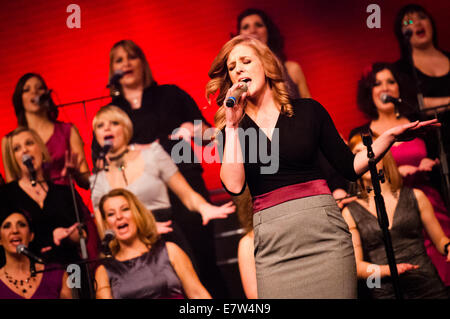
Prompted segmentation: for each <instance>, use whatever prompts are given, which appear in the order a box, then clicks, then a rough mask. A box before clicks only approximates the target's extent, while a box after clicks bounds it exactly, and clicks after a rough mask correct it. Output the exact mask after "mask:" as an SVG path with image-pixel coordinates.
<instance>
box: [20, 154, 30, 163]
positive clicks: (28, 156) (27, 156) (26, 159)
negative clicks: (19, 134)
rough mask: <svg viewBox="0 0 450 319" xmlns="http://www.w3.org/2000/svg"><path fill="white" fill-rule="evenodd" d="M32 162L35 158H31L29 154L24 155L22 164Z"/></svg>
mask: <svg viewBox="0 0 450 319" xmlns="http://www.w3.org/2000/svg"><path fill="white" fill-rule="evenodd" d="M31 160H33V158H32V157H31V155H28V154H23V155H22V163H24V164H25V162H28V161H31Z"/></svg>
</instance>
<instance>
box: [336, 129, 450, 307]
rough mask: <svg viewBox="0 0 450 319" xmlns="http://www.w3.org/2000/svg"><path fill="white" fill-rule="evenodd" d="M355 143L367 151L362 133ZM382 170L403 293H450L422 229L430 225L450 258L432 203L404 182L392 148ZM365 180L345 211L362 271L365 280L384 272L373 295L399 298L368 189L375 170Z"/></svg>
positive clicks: (434, 296)
mask: <svg viewBox="0 0 450 319" xmlns="http://www.w3.org/2000/svg"><path fill="white" fill-rule="evenodd" d="M349 147H350V149H351V150H352V151H353V152H354V153H357V152H360V151H366V148H365V146H364V145H363V142H362V138H361V136H359V135H355V136H353V137H352V139H351V140H350V142H349ZM377 169H383V171H384V174H385V177H386V178H385V179H386V180H385V182H384V183H382V184H381V190H382V193H383V197H384V201H385V204H386V213H387V217H388V219H389V231H390V234H391V237H392V245H393V250H394V253H395V257H396V262H397V265H396V266H397V270H398V274H399V283H400V287H401V290H402V294H403V297H404V298H405V299H425V298H426V299H437V298H442V299H447V298H449V297H450V296H449V295H448V294H447V292H446V291H445V287H444V284H443V283H442V281H441V280H440V278H439V275H438V273H437V271H436V268H435V267H434V266H433V264H432V262H431V260H430V258H428V256H427V253H426V250H425V247H424V245H423V238H422V232H423V230H426V232H427V233H428V234H429V236H430V238H432V239H433V244H434V245H435V247H436V249H437V250H438V251H439V252H440V254H441V256H443V258H444V259H445V260H446V261H447V262H450V252H449V250H448V249H449V245H450V239H449V238H448V237H447V236H446V235H445V234H444V232H443V231H442V228H441V227H440V225H439V222H438V221H437V219H436V217H435V215H434V212H433V207H432V206H431V203H430V202H429V200H428V199H427V197H426V196H425V194H424V193H423V192H422V191H421V190H419V189H412V188H408V187H405V186H403V184H402V177H401V175H400V174H399V172H398V170H397V167H396V165H395V161H394V159H393V158H392V156H391V154H390V153H389V152H388V153H387V154H386V155H385V156H384V157H383V159H382V160H381V161H380V162H379V163H378V164H377ZM359 183H360V186H361V194H362V195H361V196H360V198H359V199H357V200H356V201H354V202H351V203H350V204H348V205H347V207H346V208H344V209H343V211H342V215H343V217H344V219H345V221H346V222H347V224H348V227H349V229H350V232H351V233H352V240H353V247H354V249H355V257H356V268H357V274H358V277H359V278H361V279H365V280H367V279H373V278H375V276H376V275H378V278H377V279H378V283H377V282H374V283H373V284H374V286H375V287H369V288H370V289H369V291H370V294H371V296H372V298H375V299H394V298H395V294H394V290H393V287H392V281H391V278H390V276H391V274H390V269H389V265H388V261H387V258H386V251H385V246H384V241H383V236H382V231H381V229H380V227H379V224H378V221H377V209H376V205H375V199H374V194H373V192H369V193H368V192H367V189H370V188H371V187H372V180H371V176H370V172H367V173H366V174H364V175H363V176H362V177H361V179H360V180H359Z"/></svg>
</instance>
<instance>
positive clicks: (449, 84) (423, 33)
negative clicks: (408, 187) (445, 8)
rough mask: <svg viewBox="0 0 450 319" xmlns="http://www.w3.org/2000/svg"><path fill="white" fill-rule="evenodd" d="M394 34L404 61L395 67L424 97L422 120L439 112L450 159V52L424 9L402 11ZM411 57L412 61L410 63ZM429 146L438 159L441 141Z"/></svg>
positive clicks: (413, 6)
mask: <svg viewBox="0 0 450 319" xmlns="http://www.w3.org/2000/svg"><path fill="white" fill-rule="evenodd" d="M406 30H409V31H410V33H411V37H410V39H409V43H408V42H407V41H408V40H407V38H405V36H404V33H405V32H406ZM394 33H395V36H396V37H397V41H398V44H399V48H400V59H399V60H398V61H397V62H396V63H395V66H396V68H397V69H398V70H399V71H400V72H401V73H403V74H405V75H406V77H407V79H408V80H409V87H410V88H412V89H413V90H414V92H415V93H416V100H417V93H418V92H420V93H422V95H423V108H424V110H422V111H423V112H422V117H423V118H426V117H428V116H434V114H435V112H437V117H438V119H439V122H441V123H442V124H443V125H442V128H441V134H442V148H443V150H444V151H445V153H447V158H449V156H450V130H449V128H450V125H449V124H450V112H449V107H448V105H449V103H450V52H448V51H443V50H442V49H441V48H440V47H439V45H438V35H437V29H436V24H435V22H434V19H433V17H432V16H431V15H430V14H429V12H428V11H427V10H426V9H425V8H424V7H422V6H420V5H417V4H409V5H406V6H404V7H402V8H401V9H400V10H399V12H398V13H397V16H396V19H395V24H394ZM409 47H410V48H411V53H410V51H409V50H410V49H409ZM410 55H411V57H412V60H410ZM411 64H413V65H411ZM414 72H415V73H416V75H417V79H416V78H415V76H414ZM438 106H443V107H442V108H439V109H436V111H431V110H430V111H427V110H428V109H430V108H435V107H438ZM444 106H447V107H444ZM426 142H427V147H428V149H429V150H430V151H431V152H432V153H433V155H435V156H438V150H439V148H440V147H441V145H439V143H438V142H439V141H438V139H437V137H434V138H429V139H427V141H426ZM447 165H448V159H447ZM448 186H449V185H447V187H448ZM441 188H442V189H443V190H442V192H443V193H447V192H448V190H446V188H445V187H441Z"/></svg>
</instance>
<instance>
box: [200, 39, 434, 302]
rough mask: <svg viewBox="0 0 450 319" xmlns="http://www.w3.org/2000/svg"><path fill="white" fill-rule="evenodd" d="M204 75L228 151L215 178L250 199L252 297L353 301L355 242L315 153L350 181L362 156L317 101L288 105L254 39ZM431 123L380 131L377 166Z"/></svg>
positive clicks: (229, 46)
mask: <svg viewBox="0 0 450 319" xmlns="http://www.w3.org/2000/svg"><path fill="white" fill-rule="evenodd" d="M208 75H209V77H210V78H211V80H210V81H209V82H208V84H207V86H206V96H207V97H210V96H211V95H213V94H215V93H216V92H219V93H218V95H217V99H216V102H217V104H218V105H220V108H219V110H218V111H217V112H216V116H215V122H216V127H217V129H218V130H220V132H222V134H220V135H218V137H217V138H218V140H219V141H220V140H222V141H223V144H224V145H223V153H221V154H223V156H222V165H221V169H220V178H221V180H222V183H223V185H224V186H225V188H226V189H227V190H228V191H229V192H230V193H231V194H232V195H238V194H240V193H242V192H243V190H244V188H245V185H246V183H247V184H248V187H249V190H250V193H251V195H252V199H253V210H254V214H253V230H254V245H255V265H256V278H257V289H258V298H355V297H356V266H355V257H354V253H353V246H352V242H351V235H350V233H349V231H348V227H347V225H346V223H345V221H344V220H343V218H342V215H341V211H340V210H339V208H338V206H337V205H336V202H335V200H334V199H333V197H332V196H331V192H330V190H329V188H328V186H327V184H326V181H325V180H324V179H323V173H322V172H321V170H320V168H319V166H318V163H317V156H318V151H319V150H321V151H322V152H323V154H324V155H325V157H326V159H327V160H329V161H330V163H331V164H332V165H333V166H334V167H335V168H336V169H337V170H338V172H340V173H341V174H342V175H343V176H346V177H347V178H348V179H349V180H356V179H357V177H358V175H360V174H363V173H364V172H365V171H367V170H368V161H367V156H366V154H365V153H364V152H360V153H358V154H356V155H354V154H353V153H352V152H351V151H350V150H349V149H348V147H347V146H346V144H345V143H344V141H343V140H342V138H341V137H340V135H339V133H338V132H337V130H336V128H335V126H334V124H333V121H332V120H331V118H330V116H329V114H328V112H327V111H326V110H325V108H324V107H323V106H321V105H320V104H319V103H318V102H316V101H314V100H312V99H297V100H291V99H290V96H289V94H288V92H287V90H286V86H285V81H284V79H283V66H282V65H281V63H280V61H279V59H278V58H277V57H276V56H275V55H274V53H273V52H272V51H271V50H270V49H269V48H268V47H267V46H266V45H265V44H264V43H262V42H261V41H259V40H257V39H255V38H254V37H251V36H244V35H240V36H237V37H235V38H233V39H231V40H230V41H228V42H227V43H226V44H225V45H224V46H223V47H222V49H221V50H220V52H219V54H218V55H217V56H216V58H215V59H214V61H213V63H212V65H211V68H210V70H209V73H208ZM244 82H245V83H246V85H247V87H248V90H247V92H245V93H243V94H242V96H241V98H240V99H239V100H238V101H237V103H236V105H235V106H234V107H227V106H226V105H225V103H224V102H225V100H226V99H227V98H228V97H230V96H231V95H233V94H236V93H235V91H236V90H240V89H242V86H243V83H244ZM435 125H437V126H438V125H439V124H437V123H436V121H429V122H421V123H419V122H415V123H405V124H403V125H399V126H396V127H394V128H392V129H390V130H388V131H386V132H384V133H383V134H382V136H380V137H379V138H378V139H377V140H376V141H375V142H374V143H373V150H374V154H375V159H376V160H378V159H380V158H381V156H382V154H384V152H386V151H387V150H388V149H389V147H390V146H391V145H392V144H393V143H394V141H396V140H403V139H404V138H407V137H410V136H411V135H414V134H415V133H417V132H418V131H417V130H419V131H421V130H422V129H425V128H426V127H428V126H435ZM247 131H248V132H252V131H256V134H255V135H253V136H256V139H254V138H251V139H252V140H251V141H250V143H248V139H245V136H243V135H246V132H247ZM244 140H245V144H244V143H243V142H241V141H244ZM264 143H266V144H264ZM249 144H251V145H249ZM268 144H270V145H271V156H272V157H271V159H272V161H271V162H270V163H268V162H267V160H266V159H264V160H263V154H267V153H266V152H267V149H266V150H264V149H262V146H263V145H268ZM250 146H251V147H250ZM254 146H256V149H255V148H253V147H254ZM221 149H222V147H221ZM251 150H252V151H251ZM250 151H251V152H250ZM255 155H256V161H255ZM274 163H278V166H277V167H276V168H275V171H274V170H272V169H273V168H274V167H273V164H274ZM267 166H269V167H267ZM267 169H268V170H270V171H269V172H267V171H266V170H267Z"/></svg>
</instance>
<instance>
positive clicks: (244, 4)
mask: <svg viewBox="0 0 450 319" xmlns="http://www.w3.org/2000/svg"><path fill="white" fill-rule="evenodd" d="M372 3H375V4H378V5H379V7H380V9H381V11H380V12H381V28H374V29H370V28H369V27H368V26H367V24H366V20H367V17H368V16H369V15H370V14H371V13H370V12H369V13H368V12H367V7H368V6H369V5H370V4H372ZM407 3H409V1H405V0H401V1H387V0H379V1H378V0H372V1H366V0H363V1H361V0H346V1H345V0H344V1H325V0H318V1H306V0H304V1H301V0H296V1H284V0H272V1H245V0H239V1H237V0H226V1H208V0H195V1H192V0H191V1H188V0H175V1H173V0H167V1H156V0H153V1H149V0H136V1H119V0H100V1H93V0H89V1H88V0H72V1H70V2H69V1H61V0H46V1H30V0H15V1H2V10H1V11H0V26H1V27H0V35H1V39H2V45H1V47H0V56H1V58H2V61H1V63H0V74H1V77H0V135H1V136H3V135H4V134H6V133H7V132H8V131H10V130H12V129H14V128H15V127H16V119H15V116H14V110H13V106H12V103H11V96H12V93H13V90H14V87H15V84H16V83H17V80H18V79H19V77H20V76H22V75H23V74H24V73H26V72H37V73H40V74H41V75H42V76H43V77H44V79H45V80H46V82H47V84H48V86H49V87H50V88H52V89H53V90H54V93H55V94H54V97H55V101H56V103H57V104H63V103H69V102H73V101H79V100H85V99H90V98H94V97H99V96H103V95H108V91H107V90H106V89H105V85H106V83H107V80H108V79H107V77H108V63H109V50H110V48H111V46H112V45H113V44H114V43H115V42H116V41H118V40H121V39H132V40H134V41H135V42H136V43H137V44H138V45H139V46H141V47H142V48H143V50H144V52H145V53H146V55H147V58H148V60H149V63H150V67H151V68H152V71H153V74H154V76H155V79H156V80H157V81H158V82H159V83H161V84H165V83H173V84H176V85H178V86H180V87H181V88H182V89H184V90H185V91H187V92H188V93H189V94H190V95H191V96H192V97H193V98H194V99H195V100H196V102H197V103H198V105H199V107H200V109H201V110H202V112H203V113H204V115H205V116H206V118H207V119H208V120H209V121H210V122H211V123H212V122H213V116H214V113H215V111H216V110H217V106H216V105H214V104H213V105H212V106H208V104H207V101H206V99H205V97H204V89H205V85H206V83H207V81H208V76H207V72H208V70H209V67H210V65H211V62H212V61H213V59H214V57H215V56H216V54H217V53H218V51H219V49H220V48H221V47H222V45H223V44H224V43H225V42H226V41H227V40H229V39H230V33H234V32H235V31H236V30H235V28H236V16H237V15H238V13H239V12H240V11H242V10H243V9H245V8H248V7H257V8H260V9H263V10H265V11H266V12H268V14H269V15H270V16H271V17H272V18H273V20H274V21H275V23H276V24H277V25H278V26H279V28H280V29H281V31H282V33H283V35H284V37H285V47H286V53H287V55H288V58H289V59H290V60H294V61H297V62H299V63H300V65H301V66H302V68H303V71H304V73H305V75H306V78H307V81H308V85H309V88H310V91H311V94H312V96H313V98H315V99H317V100H318V101H319V102H320V103H322V104H323V105H324V106H325V108H326V109H327V110H328V111H329V113H330V114H331V116H332V118H333V119H334V121H335V123H336V126H337V128H338V130H339V131H340V132H341V133H342V134H343V135H344V136H347V134H348V133H349V131H350V129H351V128H353V127H355V126H356V125H359V124H362V123H363V122H364V118H363V117H362V115H361V114H360V113H359V112H358V111H357V110H356V104H355V95H356V83H357V80H358V79H359V77H360V75H361V72H362V70H363V69H364V68H365V67H366V66H368V65H370V64H371V63H372V62H374V61H394V60H396V59H397V58H398V56H399V53H398V47H397V42H396V40H395V37H394V34H393V21H394V17H395V14H396V12H397V10H398V9H399V8H400V7H402V6H403V5H405V4H407ZM416 3H418V4H421V5H423V6H424V7H426V8H427V9H428V10H429V11H430V13H431V14H432V15H433V17H434V18H435V20H436V24H437V28H438V31H439V41H440V46H441V48H442V49H446V50H450V28H449V27H448V21H449V13H450V1H446V0H443V1H423V0H421V1H416ZM70 4H77V5H78V6H79V7H80V9H81V11H80V14H81V15H80V17H81V27H80V28H73V29H70V28H69V27H68V26H67V18H68V17H69V16H70V15H71V14H72V12H67V8H68V6H69V5H70ZM107 102H109V100H108V99H104V100H103V101H97V102H92V103H87V104H86V105H85V108H84V107H83V105H82V104H78V105H74V106H70V107H65V108H62V109H61V111H60V117H59V119H60V120H62V121H70V122H73V123H74V124H75V125H76V126H77V127H78V129H79V130H80V133H81V135H82V137H83V139H84V141H85V151H86V156H87V158H88V160H89V162H90V155H91V153H90V142H91V138H92V132H91V122H92V118H93V116H94V114H95V113H96V111H97V110H98V109H99V108H100V107H101V106H102V105H105V104H107ZM90 166H91V167H92V163H90ZM204 167H205V173H204V177H205V180H206V183H207V186H208V188H209V189H215V188H220V187H221V186H220V181H219V178H218V165H217V164H214V165H206V164H205V165H204ZM1 171H2V172H3V169H2V170H1ZM82 193H83V197H84V198H85V200H86V201H87V202H89V200H88V196H89V195H88V192H82Z"/></svg>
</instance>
